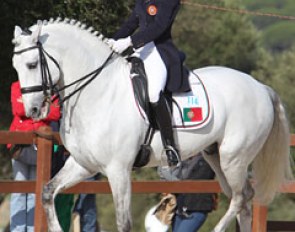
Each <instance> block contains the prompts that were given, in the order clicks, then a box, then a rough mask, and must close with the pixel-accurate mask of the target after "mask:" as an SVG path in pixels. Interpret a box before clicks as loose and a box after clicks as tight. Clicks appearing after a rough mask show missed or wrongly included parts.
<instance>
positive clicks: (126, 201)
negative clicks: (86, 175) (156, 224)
mask: <svg viewBox="0 0 295 232" xmlns="http://www.w3.org/2000/svg"><path fill="white" fill-rule="evenodd" d="M106 173H107V177H108V180H109V183H110V186H111V189H112V194H113V200H114V204H115V210H116V219H117V227H118V231H119V232H130V231H131V227H132V221H131V210H130V200H131V179H130V171H128V169H126V167H122V166H121V165H120V164H118V165H113V166H109V167H108V168H107V170H106Z"/></svg>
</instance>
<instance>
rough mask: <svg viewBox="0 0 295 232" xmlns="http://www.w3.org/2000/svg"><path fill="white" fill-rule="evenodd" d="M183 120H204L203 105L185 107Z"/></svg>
mask: <svg viewBox="0 0 295 232" xmlns="http://www.w3.org/2000/svg"><path fill="white" fill-rule="evenodd" d="M183 120H184V121H185V122H199V121H202V120H203V113H202V108H201V107H191V108H183Z"/></svg>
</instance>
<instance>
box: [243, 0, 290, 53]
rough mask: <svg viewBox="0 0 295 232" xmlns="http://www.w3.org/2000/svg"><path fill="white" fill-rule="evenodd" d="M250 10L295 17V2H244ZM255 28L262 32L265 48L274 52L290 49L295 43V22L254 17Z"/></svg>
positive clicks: (286, 0)
mask: <svg viewBox="0 0 295 232" xmlns="http://www.w3.org/2000/svg"><path fill="white" fill-rule="evenodd" d="M242 4H244V5H245V7H246V8H247V9H248V10H251V11H258V12H262V13H271V14H278V15H285V16H293V17H295V13H294V12H295V1H294V0H268V1H265V0H244V1H242ZM251 19H252V20H253V23H254V24H255V26H256V27H257V28H258V29H259V30H260V31H262V40H263V43H264V45H265V47H266V48H267V49H269V50H271V51H273V52H281V51H284V50H287V49H289V48H290V47H291V46H292V45H293V44H294V42H295V40H294V38H295V20H283V19H279V18H276V17H266V16H253V17H251Z"/></svg>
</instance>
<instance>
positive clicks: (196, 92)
mask: <svg viewBox="0 0 295 232" xmlns="http://www.w3.org/2000/svg"><path fill="white" fill-rule="evenodd" d="M189 81H190V85H191V89H192V91H190V92H187V93H179V94H174V95H173V99H174V101H175V102H176V103H177V104H175V103H173V118H174V125H173V126H174V127H175V128H179V129H198V128H202V127H204V126H205V125H207V124H208V123H209V122H210V119H211V118H212V114H213V110H212V109H211V107H210V101H209V97H208V94H207V92H206V89H205V87H204V85H203V83H202V81H201V80H200V78H199V77H198V76H197V75H196V74H194V73H192V72H191V73H190V76H189Z"/></svg>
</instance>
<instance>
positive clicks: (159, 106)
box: [151, 93, 181, 166]
mask: <svg viewBox="0 0 295 232" xmlns="http://www.w3.org/2000/svg"><path fill="white" fill-rule="evenodd" d="M151 106H152V109H153V113H154V115H155V119H156V123H157V125H158V127H159V129H160V133H161V137H162V142H163V145H164V148H165V150H166V155H167V160H168V165H169V166H176V165H177V164H178V163H179V162H180V161H181V158H180V155H179V153H178V151H177V149H176V147H175V140H174V136H173V130H172V120H171V114H170V111H169V106H168V103H167V101H166V99H165V97H164V95H163V94H162V93H161V94H160V99H159V101H158V102H156V103H151Z"/></svg>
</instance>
